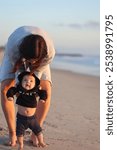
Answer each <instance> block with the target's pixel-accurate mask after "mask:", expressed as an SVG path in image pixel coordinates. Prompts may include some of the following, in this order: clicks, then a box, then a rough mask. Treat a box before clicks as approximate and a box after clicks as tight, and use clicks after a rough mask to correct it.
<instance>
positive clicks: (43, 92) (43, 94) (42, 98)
mask: <svg viewBox="0 0 117 150" xmlns="http://www.w3.org/2000/svg"><path fill="white" fill-rule="evenodd" d="M38 95H39V97H40V101H44V102H45V101H46V99H47V92H46V90H38Z"/></svg>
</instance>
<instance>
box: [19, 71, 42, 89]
mask: <svg viewBox="0 0 117 150" xmlns="http://www.w3.org/2000/svg"><path fill="white" fill-rule="evenodd" d="M18 80H19V83H20V84H21V85H22V87H23V88H24V89H26V90H31V89H33V88H34V87H35V86H39V84H40V80H39V79H38V78H37V77H36V76H35V74H34V73H33V74H32V73H30V72H28V71H24V72H22V73H21V74H20V75H18Z"/></svg>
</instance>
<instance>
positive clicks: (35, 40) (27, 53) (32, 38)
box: [13, 34, 47, 72]
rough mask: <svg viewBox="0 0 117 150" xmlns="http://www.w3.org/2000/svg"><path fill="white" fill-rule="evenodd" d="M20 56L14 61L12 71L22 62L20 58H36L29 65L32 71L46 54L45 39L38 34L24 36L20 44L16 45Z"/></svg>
mask: <svg viewBox="0 0 117 150" xmlns="http://www.w3.org/2000/svg"><path fill="white" fill-rule="evenodd" d="M18 49H19V53H20V58H19V59H18V60H17V61H16V64H15V66H14V69H13V72H16V70H18V69H19V68H20V67H21V66H22V64H23V62H22V59H23V58H25V60H28V61H30V59H36V62H35V63H34V64H33V66H31V67H32V68H31V69H32V70H31V71H34V70H35V69H37V68H38V67H39V65H40V63H41V61H42V60H43V59H44V58H45V57H46V56H47V45H46V43H45V40H44V39H43V37H42V36H40V35H33V34H31V35H28V36H26V37H24V39H23V40H22V42H21V44H20V45H19V46H18Z"/></svg>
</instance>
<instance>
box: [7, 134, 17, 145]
mask: <svg viewBox="0 0 117 150" xmlns="http://www.w3.org/2000/svg"><path fill="white" fill-rule="evenodd" d="M9 136H10V142H9V144H10V146H12V147H14V146H16V141H17V138H16V134H10V135H9Z"/></svg>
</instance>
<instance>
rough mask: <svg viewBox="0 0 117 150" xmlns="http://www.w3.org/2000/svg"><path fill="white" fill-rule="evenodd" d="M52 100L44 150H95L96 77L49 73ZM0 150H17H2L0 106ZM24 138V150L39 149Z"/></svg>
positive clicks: (5, 135) (3, 129) (4, 136)
mask: <svg viewBox="0 0 117 150" xmlns="http://www.w3.org/2000/svg"><path fill="white" fill-rule="evenodd" d="M52 80H53V86H52V100H51V107H50V111H49V113H48V116H47V118H46V120H45V123H44V126H43V128H44V131H43V133H44V138H45V141H46V143H47V144H48V147H46V148H44V149H47V150H60V149H62V150H99V146H100V143H99V137H100V127H99V124H100V122H99V121H100V117H99V115H100V114H99V113H100V110H99V107H100V102H99V83H100V79H99V77H93V76H87V75H82V74H75V73H71V72H68V71H61V70H52ZM0 118H1V119H0V120H1V121H0V150H9V149H17V147H16V148H10V147H7V146H4V143H5V142H6V141H7V140H8V130H7V126H6V122H5V119H4V115H3V112H2V109H1V106H0ZM29 137H30V131H27V132H26V134H25V140H24V142H25V146H24V150H30V149H34V150H37V149H39V148H35V147H33V146H32V145H31V144H30V143H29Z"/></svg>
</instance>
